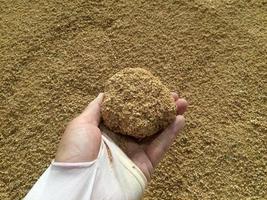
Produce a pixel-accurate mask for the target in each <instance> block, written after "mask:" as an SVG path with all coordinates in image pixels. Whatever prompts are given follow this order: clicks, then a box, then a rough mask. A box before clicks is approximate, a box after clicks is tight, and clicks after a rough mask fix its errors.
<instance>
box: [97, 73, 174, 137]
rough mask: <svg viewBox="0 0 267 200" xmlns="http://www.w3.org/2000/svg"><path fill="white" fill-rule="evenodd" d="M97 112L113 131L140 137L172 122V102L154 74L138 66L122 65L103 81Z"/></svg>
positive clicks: (168, 92) (153, 132) (164, 87)
mask: <svg viewBox="0 0 267 200" xmlns="http://www.w3.org/2000/svg"><path fill="white" fill-rule="evenodd" d="M101 113H102V117H103V121H104V124H105V126H106V127H108V128H109V129H110V130H112V131H113V132H116V133H121V134H124V135H129V136H133V137H135V138H144V137H147V136H151V135H153V134H155V133H157V132H158V131H160V130H162V129H164V128H166V127H167V126H168V125H169V124H170V123H171V122H173V121H174V119H175V116H176V106H175V103H174V100H173V99H172V97H171V93H170V91H169V89H168V88H167V87H166V86H165V85H164V84H162V82H161V81H160V80H159V79H158V78H157V77H155V76H153V75H152V74H151V73H150V72H149V71H147V70H145V69H142V68H126V69H124V70H122V71H120V72H118V73H117V74H115V75H113V76H112V77H111V78H110V79H109V80H108V81H107V82H106V84H105V97H104V100H103V104H102V107H101Z"/></svg>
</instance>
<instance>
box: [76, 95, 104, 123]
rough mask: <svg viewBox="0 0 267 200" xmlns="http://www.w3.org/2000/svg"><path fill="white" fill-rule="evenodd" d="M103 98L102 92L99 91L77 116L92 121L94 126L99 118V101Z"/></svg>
mask: <svg viewBox="0 0 267 200" xmlns="http://www.w3.org/2000/svg"><path fill="white" fill-rule="evenodd" d="M103 98H104V93H100V94H99V95H98V96H97V97H96V98H95V99H94V100H93V101H92V102H90V103H89V105H88V106H87V107H86V108H85V110H84V111H83V112H82V114H81V115H80V116H78V118H82V119H83V120H85V121H86V122H88V123H92V124H94V125H96V126H98V125H99V123H100V119H101V113H100V109H101V103H102V101H103Z"/></svg>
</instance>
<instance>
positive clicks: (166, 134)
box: [55, 93, 187, 180]
mask: <svg viewBox="0 0 267 200" xmlns="http://www.w3.org/2000/svg"><path fill="white" fill-rule="evenodd" d="M103 96H104V94H103V93H101V94H99V95H98V97H97V98H96V99H95V100H93V101H92V102H91V103H90V104H89V105H88V106H87V108H86V109H85V110H84V111H83V112H82V113H81V114H80V115H79V116H78V117H76V118H75V119H73V120H72V121H71V122H70V123H69V125H68V126H67V128H66V130H65V132H64V134H63V136H62V139H61V142H60V144H59V147H58V151H57V153H56V158H55V160H56V161H57V162H90V161H93V160H95V159H96V158H97V155H98V152H99V149H100V144H101V139H102V136H101V134H102V133H101V131H102V132H105V133H107V134H108V135H109V136H110V137H111V138H112V139H113V140H114V141H115V142H116V141H118V140H120V138H122V136H119V135H117V134H114V133H112V132H110V131H108V130H107V129H105V127H103V126H102V125H101V126H99V125H100V120H101V114H100V108H101V103H102V100H103ZM172 97H173V99H174V101H175V104H176V108H177V116H176V119H175V121H174V122H173V123H172V124H171V125H169V126H168V127H167V128H166V129H165V130H164V131H162V132H161V133H159V134H156V135H155V136H152V137H150V138H147V139H145V140H142V141H136V140H135V139H133V138H131V137H125V136H123V138H124V139H123V141H124V145H123V146H124V148H123V151H124V152H125V153H126V155H127V156H128V157H129V158H130V159H131V160H132V161H133V162H134V163H135V164H136V165H137V166H138V167H139V168H140V170H141V171H142V172H143V173H144V175H145V176H146V178H147V179H148V180H149V179H150V177H151V174H152V172H153V170H154V168H155V166H156V165H157V164H158V163H159V161H160V160H161V159H162V157H163V155H164V154H165V153H166V151H167V149H168V148H169V146H170V145H171V144H172V142H173V141H174V139H175V137H176V136H177V134H178V133H179V131H180V130H181V129H182V128H183V127H184V124H185V119H184V117H183V116H182V115H183V114H184V112H185V111H186V109H187V101H186V100H184V99H180V98H179V97H178V95H177V94H176V93H172ZM100 129H101V130H100Z"/></svg>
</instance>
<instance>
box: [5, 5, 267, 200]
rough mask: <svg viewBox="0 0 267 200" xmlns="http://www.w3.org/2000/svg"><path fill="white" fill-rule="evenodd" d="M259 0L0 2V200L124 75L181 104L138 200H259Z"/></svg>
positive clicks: (262, 35) (263, 179) (262, 68)
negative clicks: (132, 73)
mask: <svg viewBox="0 0 267 200" xmlns="http://www.w3.org/2000/svg"><path fill="white" fill-rule="evenodd" d="M266 28H267V2H266V0H247V1H238V0H190V1H185V0H176V1H175V0H167V1H163V0H161V1H158V0H155V1H137V0H136V1H134V0H132V1H127V0H124V1H118V0H116V1H115V0H114V1H111V0H106V1H100V0H98V1H89V0H65V1H59V0H51V1H37V0H25V1H19V0H0V60H1V64H0V70H1V73H0V83H1V87H0V130H1V132H0V199H1V200H2V199H3V200H6V199H12V200H16V199H21V198H22V197H23V196H24V195H25V194H26V192H27V191H28V190H29V189H30V188H31V186H32V184H33V183H34V182H35V181H36V180H37V178H38V177H39V176H40V175H41V174H42V172H43V171H44V170H45V169H46V167H47V166H48V165H49V163H50V161H51V159H53V157H54V154H55V151H56V147H57V144H58V142H59V138H60V135H61V134H62V133H63V131H64V127H65V125H66V123H67V122H68V121H69V120H70V119H72V118H73V117H74V116H76V115H77V114H78V113H80V112H81V111H82V109H83V108H84V107H85V106H86V105H87V104H88V102H90V100H92V99H93V98H94V97H95V96H96V95H97V94H98V93H99V92H101V91H103V84H104V82H105V80H106V79H107V78H109V77H110V76H112V75H113V74H114V73H116V72H117V71H119V70H121V69H123V68H125V67H142V68H145V69H148V70H150V71H152V73H153V74H154V75H156V76H158V77H160V78H161V80H162V81H163V82H164V83H165V84H166V85H167V86H168V87H169V88H170V89H171V90H173V91H178V92H179V94H180V95H181V96H182V97H185V98H187V99H188V101H189V103H190V107H189V110H188V113H187V114H186V118H187V126H186V128H185V130H184V131H183V134H182V135H181V136H180V137H179V138H178V139H177V140H176V142H175V143H174V144H173V146H172V148H171V149H170V150H169V152H168V154H167V156H166V157H165V159H164V160H163V162H162V163H161V164H160V165H159V166H158V168H157V170H156V171H155V174H154V176H153V179H152V182H151V183H150V184H149V187H148V189H147V191H146V195H145V199H146V200H148V199H164V200H165V199H166V200H171V199H174V200H192V199H204V200H206V199H212V200H216V199H231V200H232V199H237V200H240V199H247V200H248V199H250V200H252V199H253V200H255V199H262V200H263V199H267V166H266V165H267V164H266V163H267V135H266V132H267V130H266V129H267V125H266V113H267V106H266V96H267V89H266V88H267V87H266V80H267V70H266V67H267V66H266V64H267V58H266V55H267V48H266V44H267V30H266Z"/></svg>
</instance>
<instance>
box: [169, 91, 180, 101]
mask: <svg viewBox="0 0 267 200" xmlns="http://www.w3.org/2000/svg"><path fill="white" fill-rule="evenodd" d="M171 95H172V97H173V99H174V101H177V100H178V99H179V96H178V94H177V93H176V92H171Z"/></svg>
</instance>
